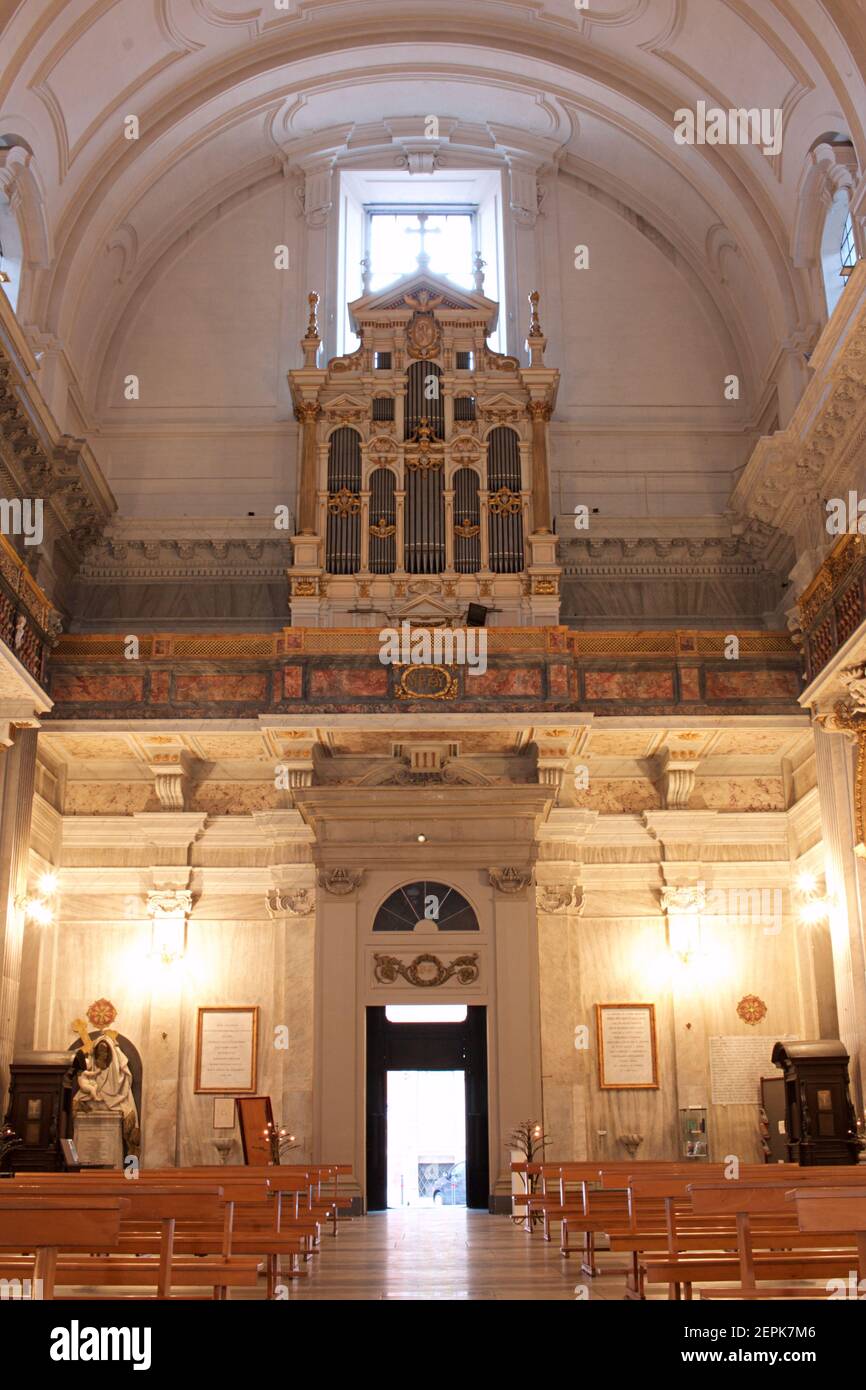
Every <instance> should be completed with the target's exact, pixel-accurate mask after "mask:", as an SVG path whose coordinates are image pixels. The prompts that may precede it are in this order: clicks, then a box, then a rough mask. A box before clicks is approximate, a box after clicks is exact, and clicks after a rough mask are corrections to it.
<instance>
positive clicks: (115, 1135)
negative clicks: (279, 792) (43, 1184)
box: [75, 1111, 123, 1168]
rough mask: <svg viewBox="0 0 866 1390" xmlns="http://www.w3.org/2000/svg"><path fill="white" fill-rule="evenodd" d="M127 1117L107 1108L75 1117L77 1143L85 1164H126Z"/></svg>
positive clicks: (96, 1165) (81, 1159)
mask: <svg viewBox="0 0 866 1390" xmlns="http://www.w3.org/2000/svg"><path fill="white" fill-rule="evenodd" d="M122 1126H123V1119H122V1117H121V1116H120V1115H119V1114H118V1115H115V1114H112V1113H111V1111H106V1112H105V1113H104V1114H102V1115H100V1114H99V1113H95V1114H91V1115H87V1114H85V1115H76V1117H75V1147H76V1149H77V1150H78V1159H79V1162H80V1164H81V1166H82V1168H122V1167H123V1129H122Z"/></svg>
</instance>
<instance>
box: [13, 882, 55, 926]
mask: <svg viewBox="0 0 866 1390" xmlns="http://www.w3.org/2000/svg"><path fill="white" fill-rule="evenodd" d="M57 887H58V879H57V875H56V874H53V873H44V874H43V875H42V876H41V878H40V879H39V881H38V883H37V885H36V894H35V895H33V896H32V897H29V898H25V899H24V900H23V902H21V904H20V906H21V907H22V908H23V909H24V915H25V917H26V918H27V920H28V922H35V923H36V924H37V926H40V927H50V926H51V923H52V922H53V921H54V899H55V897H56V896H57Z"/></svg>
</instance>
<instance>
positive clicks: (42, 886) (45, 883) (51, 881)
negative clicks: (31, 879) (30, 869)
mask: <svg viewBox="0 0 866 1390" xmlns="http://www.w3.org/2000/svg"><path fill="white" fill-rule="evenodd" d="M57 884H58V878H57V875H56V874H51V873H46V874H43V875H42V877H41V878H40V880H39V892H40V893H41V894H42V896H43V898H53V897H54V894H55V893H56V892H57Z"/></svg>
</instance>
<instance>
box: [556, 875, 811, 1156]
mask: <svg viewBox="0 0 866 1390" xmlns="http://www.w3.org/2000/svg"><path fill="white" fill-rule="evenodd" d="M671 867H674V866H671ZM732 867H733V868H734V869H735V870H736V871H737V872H735V873H734V874H733V875H732V874H731V873H730V872H728V873H727V874H726V875H725V878H724V880H723V882H724V883H725V888H726V891H727V887H728V885H729V884H733V883H734V882H736V887H737V889H738V890H741V891H743V892H746V891H747V890H748V889H750V888H753V889H765V890H767V891H768V892H776V891H778V894H779V897H778V898H770V899H769V900H768V901H770V902H778V903H779V904H780V905H781V909H782V915H781V917H780V919H779V922H778V924H777V923H775V922H772V923H771V922H767V923H766V924H765V923H762V922H758V921H756V922H752V921H747V920H744V919H742V918H740V919H737V918H734V917H728V916H725V917H723V916H712V915H704V916H702V919H701V922H702V925H701V954H699V955H697V956H695V957H694V958H693V959H691V960H689V961H688V962H687V963H684V962H683V961H682V960H681V959H680V958H678V957H677V956H676V955H675V954H674V953H673V952H672V951H671V949H670V946H669V943H668V932H667V924H666V920H665V916H664V914H662V913H661V912H660V908H659V892H658V889H657V888H655V889H654V888H651V887H650V885H649V883H645V884H644V885H640V884H639V882H638V880H639V879H640V878H641V877H642V876H643V877H647V878H648V877H649V875H648V874H647V873H646V870H647V869H649V870H650V873H653V866H651V865H646V866H643V865H639V866H628V865H622V864H620V865H613V864H610V865H605V866H599V865H596V866H594V867H592V868H586V867H585V868H584V872H583V877H584V882H585V884H586V900H585V907H584V911H583V914H582V915H580V916H577V915H574V914H573V913H571V914H562V915H548V914H545V913H543V912H540V914H539V955H540V981H541V1039H542V1074H543V1087H544V1117H545V1128H546V1131H547V1132H548V1134H549V1135H550V1138H551V1145H550V1148H549V1149H548V1157H549V1158H560V1157H561V1158H566V1157H574V1158H582V1157H587V1158H599V1159H604V1158H608V1159H621V1158H626V1157H628V1151H627V1149H626V1148H625V1146H624V1145H623V1143H622V1142H621V1140H620V1136H621V1135H623V1134H633V1133H637V1134H642V1135H643V1137H644V1138H643V1144H642V1145H641V1147H640V1150H639V1157H640V1158H670V1157H675V1156H676V1157H680V1156H682V1155H681V1154H680V1129H679V1115H678V1110H679V1108H680V1107H688V1106H704V1105H706V1106H707V1107H708V1110H709V1114H708V1128H709V1140H710V1153H711V1156H712V1158H713V1159H715V1160H719V1159H722V1158H724V1157H725V1156H726V1155H729V1154H735V1155H737V1156H738V1157H739V1158H740V1160H741V1161H742V1162H760V1161H761V1148H760V1137H759V1131H758V1107H757V1105H713V1104H711V1085H710V1067H709V1039H710V1038H712V1037H718V1036H725V1037H729V1036H735V1037H754V1036H755V1035H761V1036H766V1037H767V1039H768V1042H770V1043H772V1042H773V1041H775V1040H776V1039H778V1038H780V1037H784V1036H786V1035H787V1036H793V1037H798V1038H809V1037H818V1036H820V1031H819V1028H818V1023H817V1013H816V999H817V985H816V979H815V974H816V966H815V963H814V962H813V942H812V939H811V936H810V935H809V934H808V933H807V931H806V929H804V928H803V927H801V926H799V925H797V924H796V923H795V921H794V919H793V917H792V914H791V902H790V893H789V891H788V888H787V886H786V887H785V888H784V889H783V888H782V887H781V886H780V885H781V884H782V883H783V882H784V880H785V879H786V878H787V877H788V873H789V870H788V865H787V864H785V865H780V864H778V863H777V864H751V865H747V866H742V865H740V866H731V865H726V866H725V868H726V869H727V870H728V871H730V869H731V868H732ZM653 876H654V874H653ZM693 878H694V876H693ZM705 878H706V884H707V891H708V892H712V889H713V887H714V886H717V882H718V881H716V882H715V883H714V880H713V874H712V870H711V869H709V870H708V871H707V872H706V874H705ZM777 925H778V931H777V930H776V926H777ZM817 968H818V970H820V968H821V963H820V959H819V961H818V967H817ZM828 983H829V982H828V981H827V980H826V979H825V980H824V982H823V987H825V988H826V986H827V984H828ZM830 987H831V988H832V985H830ZM747 995H756V996H757V997H758V998H760V999H761V1000H762V1001H763V1003H764V1004H765V1005H766V1014H765V1016H764V1017H763V1019H762V1020H761V1021H760V1022H758V1023H755V1024H749V1023H747V1022H745V1021H744V1019H743V1018H741V1017H740V1016H739V1015H738V1013H737V1006H738V1004H739V1002H740V1000H741V999H743V998H744V997H745V996H747ZM601 1003H654V1004H655V1016H656V1032H657V1046H658V1079H659V1088H658V1090H612V1091H608V1090H601V1088H600V1086H599V1076H598V1040H597V1033H596V1021H595V1005H596V1004H601ZM581 1025H585V1026H586V1028H587V1029H588V1032H589V1046H588V1048H586V1049H579V1048H576V1047H575V1030H576V1029H577V1028H578V1027H580V1026H581ZM769 1050H770V1049H769V1047H768V1054H769ZM768 1071H769V1074H772V1073H773V1068H769V1069H768ZM756 1099H757V1096H756Z"/></svg>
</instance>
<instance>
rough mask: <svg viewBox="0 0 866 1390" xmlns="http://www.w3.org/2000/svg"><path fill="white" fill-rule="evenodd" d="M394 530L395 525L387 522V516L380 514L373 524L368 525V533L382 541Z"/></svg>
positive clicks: (392, 533)
mask: <svg viewBox="0 0 866 1390" xmlns="http://www.w3.org/2000/svg"><path fill="white" fill-rule="evenodd" d="M396 530H397V527H396V526H394V525H393V524H392V523H391V522H389V521H388V519H387V517H384V516H380V517H379V520H378V521H377V522H376V523H375V525H373V526H371V527H370V535H371V536H375V537H376V539H377V540H380V541H384V540H387V539H388V537H389V536H393V535H394V534H395V532H396Z"/></svg>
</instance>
